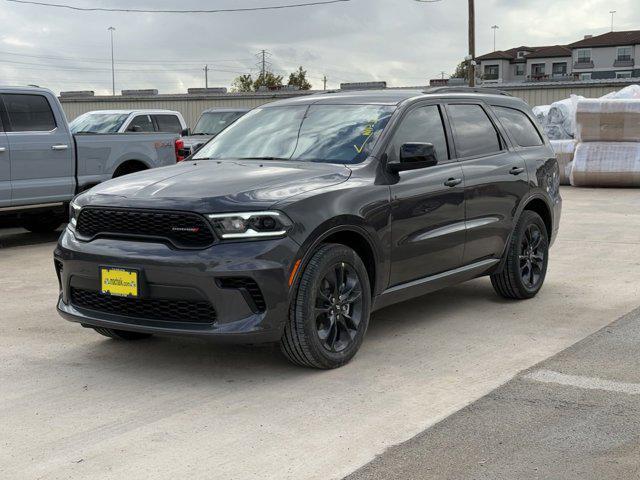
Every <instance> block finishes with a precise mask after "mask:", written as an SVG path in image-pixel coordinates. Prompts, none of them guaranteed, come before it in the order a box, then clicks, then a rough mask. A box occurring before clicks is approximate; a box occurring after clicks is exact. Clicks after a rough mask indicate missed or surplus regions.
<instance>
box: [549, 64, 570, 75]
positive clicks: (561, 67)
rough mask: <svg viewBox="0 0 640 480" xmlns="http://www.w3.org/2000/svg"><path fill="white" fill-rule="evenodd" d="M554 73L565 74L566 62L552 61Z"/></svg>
mask: <svg viewBox="0 0 640 480" xmlns="http://www.w3.org/2000/svg"><path fill="white" fill-rule="evenodd" d="M552 71H553V74H554V75H566V74H567V62H558V63H554V64H553V66H552Z"/></svg>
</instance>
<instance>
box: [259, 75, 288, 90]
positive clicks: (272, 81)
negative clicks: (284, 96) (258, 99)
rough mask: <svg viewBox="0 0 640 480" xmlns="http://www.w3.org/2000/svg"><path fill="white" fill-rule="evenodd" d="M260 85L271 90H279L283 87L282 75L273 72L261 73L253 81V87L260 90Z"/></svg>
mask: <svg viewBox="0 0 640 480" xmlns="http://www.w3.org/2000/svg"><path fill="white" fill-rule="evenodd" d="M260 87H267V88H268V89H269V90H279V89H280V88H282V75H275V74H273V73H271V72H264V75H263V74H262V73H261V74H260V75H259V76H258V78H256V80H255V82H253V89H254V90H255V91H258V89H259V88H260Z"/></svg>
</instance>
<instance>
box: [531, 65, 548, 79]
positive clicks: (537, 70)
mask: <svg viewBox="0 0 640 480" xmlns="http://www.w3.org/2000/svg"><path fill="white" fill-rule="evenodd" d="M544 68H545V64H544V63H532V64H531V75H532V76H540V75H544Z"/></svg>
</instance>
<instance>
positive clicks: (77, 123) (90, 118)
mask: <svg viewBox="0 0 640 480" xmlns="http://www.w3.org/2000/svg"><path fill="white" fill-rule="evenodd" d="M127 117H129V115H127V114H122V113H85V114H83V115H80V116H79V117H78V118H76V119H75V120H74V121H73V122H71V123H70V124H69V128H70V129H71V133H74V134H76V133H118V130H120V127H122V124H123V123H124V122H125V120H126V119H127Z"/></svg>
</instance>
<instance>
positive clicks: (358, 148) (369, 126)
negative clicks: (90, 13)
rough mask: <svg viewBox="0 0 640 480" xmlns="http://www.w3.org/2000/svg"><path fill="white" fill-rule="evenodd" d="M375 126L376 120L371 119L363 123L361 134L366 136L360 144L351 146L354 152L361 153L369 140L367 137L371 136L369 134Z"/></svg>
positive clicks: (371, 133)
mask: <svg viewBox="0 0 640 480" xmlns="http://www.w3.org/2000/svg"><path fill="white" fill-rule="evenodd" d="M375 126H376V120H371V121H370V122H369V123H367V124H366V125H365V127H364V130H363V131H362V136H363V137H366V138H365V139H364V142H362V145H361V146H358V145H354V146H353V148H355V149H356V152H358V153H362V151H363V150H364V147H365V145H366V144H367V142H368V141H369V138H371V135H373V129H374V128H375Z"/></svg>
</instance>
